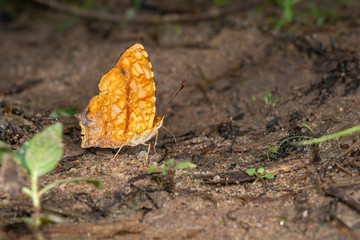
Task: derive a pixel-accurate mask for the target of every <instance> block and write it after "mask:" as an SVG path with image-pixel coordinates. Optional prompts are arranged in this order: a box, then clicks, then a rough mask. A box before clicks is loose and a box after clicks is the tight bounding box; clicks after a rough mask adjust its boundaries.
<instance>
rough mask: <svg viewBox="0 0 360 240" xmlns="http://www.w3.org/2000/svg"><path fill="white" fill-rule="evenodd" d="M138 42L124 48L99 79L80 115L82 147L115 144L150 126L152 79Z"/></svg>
mask: <svg viewBox="0 0 360 240" xmlns="http://www.w3.org/2000/svg"><path fill="white" fill-rule="evenodd" d="M153 78H154V73H153V72H152V70H151V63H150V61H149V59H148V54H147V52H146V51H145V49H144V47H143V46H142V45H141V44H138V43H137V44H135V45H133V46H132V47H130V48H129V49H127V50H126V51H125V52H124V53H123V54H122V55H121V57H120V59H119V60H118V61H117V63H116V65H115V66H114V67H113V68H112V69H111V70H110V71H109V72H108V73H106V74H105V75H104V76H102V78H101V80H100V83H99V90H100V93H99V95H97V96H94V97H93V98H92V99H91V100H90V102H89V105H88V106H87V108H86V109H85V110H84V112H83V113H82V114H81V115H80V126H81V128H82V131H81V133H82V134H83V138H82V147H84V148H88V147H101V148H119V147H120V146H121V145H122V144H124V143H126V142H127V141H128V140H129V139H130V138H131V137H133V136H134V135H135V134H141V133H143V132H144V131H146V130H149V129H152V128H153V127H154V118H155V110H156V109H155V101H156V98H155V83H154V80H153Z"/></svg>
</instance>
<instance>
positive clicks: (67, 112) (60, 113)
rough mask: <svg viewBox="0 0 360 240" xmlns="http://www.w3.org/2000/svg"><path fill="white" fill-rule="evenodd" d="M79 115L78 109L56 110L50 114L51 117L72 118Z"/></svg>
mask: <svg viewBox="0 0 360 240" xmlns="http://www.w3.org/2000/svg"><path fill="white" fill-rule="evenodd" d="M76 113H77V110H76V108H66V109H56V108H54V110H53V111H52V112H51V113H50V115H49V117H72V116H74V115H75V114H76Z"/></svg>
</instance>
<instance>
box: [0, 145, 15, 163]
mask: <svg viewBox="0 0 360 240" xmlns="http://www.w3.org/2000/svg"><path fill="white" fill-rule="evenodd" d="M5 154H10V155H12V154H13V151H12V149H11V148H10V147H9V145H7V144H6V143H4V142H3V141H0V164H1V163H2V161H3V157H4V155H5Z"/></svg>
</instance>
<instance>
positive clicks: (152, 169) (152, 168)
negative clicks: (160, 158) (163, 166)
mask: <svg viewBox="0 0 360 240" xmlns="http://www.w3.org/2000/svg"><path fill="white" fill-rule="evenodd" d="M157 167H158V165H157V164H154V165H152V166H151V167H149V169H148V171H147V173H148V174H152V173H153V172H154V171H155V170H156V169H157Z"/></svg>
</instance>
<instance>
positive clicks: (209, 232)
mask: <svg viewBox="0 0 360 240" xmlns="http://www.w3.org/2000/svg"><path fill="white" fill-rule="evenodd" d="M36 2H38V3H36ZM41 2H44V1H33V2H31V1H29V2H26V4H24V3H23V4H21V3H18V2H15V3H10V2H7V1H4V3H5V5H4V6H3V8H2V9H1V26H0V36H1V37H0V79H1V85H0V124H1V129H0V131H1V132H0V137H1V139H0V140H2V141H5V142H7V143H8V144H9V145H11V146H12V148H13V149H17V148H18V147H19V146H21V145H22V144H23V143H24V142H25V141H27V140H29V139H30V138H31V137H32V136H33V135H34V134H35V133H36V132H39V131H41V130H42V129H43V128H44V127H46V126H47V125H50V124H52V123H54V122H56V121H60V122H62V123H63V124H64V135H63V145H64V146H63V151H64V153H63V156H62V159H61V161H60V163H59V165H58V166H57V167H56V169H54V170H53V171H52V172H51V173H50V174H47V175H45V176H43V177H41V181H40V185H41V186H44V185H45V184H47V183H49V182H51V181H54V180H56V179H65V178H71V177H89V178H97V179H99V180H101V181H102V182H103V183H104V189H96V188H95V187H93V186H91V185H87V184H84V183H80V184H73V183H68V184H62V185H60V186H59V187H57V188H55V189H53V190H51V191H49V192H48V193H46V194H45V195H44V196H43V198H42V213H43V214H46V215H48V216H51V217H52V219H54V221H55V222H56V224H53V225H47V226H45V227H44V228H43V229H42V231H43V234H44V236H45V239H48V238H51V239H106V238H110V239H264V238H267V239H290V238H291V239H359V237H358V236H360V215H359V214H360V207H359V199H360V190H359V189H360V176H359V171H360V135H359V134H358V133H357V134H351V135H347V136H345V137H342V138H338V139H335V140H331V141H327V142H323V143H320V144H318V145H312V146H294V145H292V144H291V143H292V142H294V141H296V139H291V140H288V141H286V142H285V143H284V144H283V145H281V148H280V149H279V151H278V153H277V154H275V153H271V154H270V160H271V161H268V160H267V157H266V152H267V149H268V146H272V147H274V148H276V147H277V146H278V145H279V144H280V143H281V141H283V140H284V139H286V138H288V137H291V136H310V137H319V136H323V135H327V134H331V133H334V132H337V131H340V130H344V129H346V128H349V127H353V126H356V125H359V124H360V97H359V91H360V90H359V86H360V77H359V75H360V62H359V56H360V21H359V19H360V15H359V8H360V5H359V3H358V1H356V0H349V1H346V2H345V1H342V2H341V1H318V3H317V4H318V5H316V8H317V9H318V10H321V11H323V15H321V14H320V16H319V15H316V14H313V15H311V14H310V15H309V14H306V11H307V10H308V9H309V6H310V4H311V3H310V1H301V2H300V3H298V4H296V5H295V8H294V13H295V15H296V18H295V19H294V20H293V21H292V22H290V23H288V24H285V25H283V26H282V28H280V30H274V24H276V22H277V21H278V20H279V18H280V16H281V10H280V8H279V7H277V6H275V5H273V4H271V2H270V1H253V2H250V1H247V2H245V1H244V3H237V2H235V1H233V2H231V1H229V2H228V1H204V0H198V1H155V0H154V1H144V2H145V3H146V4H147V5H146V6H143V7H142V8H140V10H139V11H138V12H137V13H136V15H135V18H134V19H135V20H134V19H133V20H130V21H128V22H126V23H125V22H121V23H115V22H114V21H112V20H111V19H110V21H107V20H97V19H94V18H93V16H87V17H84V16H79V15H74V14H75V13H73V12H71V11H70V10H71V9H70V10H69V9H68V8H65V9H62V8H59V7H58V6H53V7H52V8H51V6H47V5H44V4H41ZM45 2H46V1H45ZM216 2H217V3H218V5H216V4H215V3H216ZM239 2H240V1H239ZM6 3H7V4H6ZM95 3H96V4H100V5H101V6H98V8H100V9H101V10H102V11H106V14H108V15H111V16H113V15H116V16H124V12H125V11H128V10H129V9H130V7H132V6H133V5H132V4H131V3H129V2H127V1H123V2H122V3H121V4H120V5H119V4H116V2H115V1H102V2H100V1H93V4H95ZM221 3H225V6H219V4H220V5H221ZM266 3H269V4H268V5H266ZM66 6H73V5H69V3H67V5H66ZM259 6H260V7H261V6H263V8H259ZM95 7H96V6H95ZM316 8H315V9H316ZM84 9H85V10H86V11H89V10H91V9H89V8H84ZM256 9H260V11H257V12H256V11H254V10H256ZM128 12H129V11H128ZM328 13H329V14H328ZM330 13H331V14H330ZM106 14H105V15H106ZM80 15H81V14H80ZM250 16H253V17H250ZM321 16H323V17H324V16H325V17H324V18H323V19H322V20H324V21H323V22H322V23H321V24H318V25H316V22H317V21H319V18H320V17H321ZM172 17H173V18H175V19H176V21H173V20H172V19H173V18H172ZM136 42H139V43H142V44H143V45H144V46H145V48H146V50H147V51H148V53H149V55H150V59H151V62H152V66H153V71H154V73H155V82H156V90H157V92H156V97H157V106H158V109H159V108H161V106H163V105H164V104H166V103H167V101H168V99H169V98H170V97H171V95H172V94H173V92H174V91H176V89H178V87H179V85H180V84H181V82H182V80H183V79H184V78H186V79H187V82H186V87H185V88H184V89H183V91H182V92H181V93H180V94H179V95H178V96H177V97H176V98H175V100H174V101H173V102H172V103H171V104H169V105H168V107H167V111H166V113H165V120H164V126H165V127H167V128H168V129H169V130H170V131H171V132H172V133H173V134H174V135H175V136H176V139H177V144H175V143H174V140H173V139H172V137H171V135H170V134H168V133H167V132H166V131H165V130H160V135H159V140H158V145H157V147H156V153H154V151H153V150H151V153H150V161H151V162H152V163H158V164H159V165H161V164H163V163H164V162H165V161H166V160H168V159H170V158H174V159H175V161H177V162H178V161H189V162H192V163H194V164H196V165H197V167H196V168H194V169H191V170H177V171H175V172H170V173H169V174H168V175H167V176H166V177H159V176H155V175H152V176H150V175H147V174H146V173H147V169H148V167H149V166H148V165H146V163H145V157H146V150H147V147H146V146H136V147H125V148H124V149H122V150H121V152H120V154H119V155H118V156H117V157H116V159H114V160H112V158H113V156H114V154H115V153H116V150H112V149H100V148H93V149H82V148H81V139H80V127H79V126H78V121H77V120H76V118H75V117H67V118H66V117H59V118H51V117H49V113H50V112H51V111H52V110H54V109H55V108H56V109H67V108H76V109H77V110H78V111H81V110H82V109H84V108H85V107H86V105H87V104H88V102H89V100H90V98H91V97H92V96H94V95H96V94H97V93H98V88H97V84H98V82H99V79H100V77H101V76H102V75H103V74H104V73H105V72H106V71H107V70H109V69H110V68H111V67H112V66H113V65H114V63H115V61H116V60H117V59H118V57H119V55H120V54H121V53H122V52H123V51H124V50H125V49H126V48H127V47H129V46H131V45H133V44H134V43H136ZM265 97H267V99H268V101H267V102H265V100H264V98H265ZM302 122H305V123H306V124H307V125H308V126H309V127H310V128H311V129H312V131H309V129H308V128H306V127H304V126H303V125H302V124H301V123H302ZM153 141H154V139H153V140H152V143H153ZM259 166H265V170H266V171H267V172H271V173H274V174H275V178H274V179H272V180H266V181H257V182H256V183H255V184H254V178H251V177H249V176H247V175H246V174H245V173H244V171H245V170H246V169H247V168H251V167H259ZM186 171H190V172H192V173H193V174H192V175H188V174H186ZM0 201H1V204H0V226H1V232H0V237H1V239H7V238H16V239H28V238H31V236H32V235H31V230H30V229H29V228H28V227H27V226H26V225H25V224H23V223H22V221H21V218H22V217H28V216H30V215H31V213H32V208H31V207H30V206H31V205H30V204H31V202H30V200H29V199H28V198H27V197H26V196H25V195H23V194H20V195H17V196H16V197H14V196H10V195H9V194H8V193H7V192H5V191H1V192H0Z"/></svg>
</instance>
